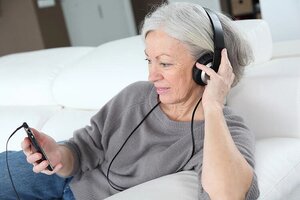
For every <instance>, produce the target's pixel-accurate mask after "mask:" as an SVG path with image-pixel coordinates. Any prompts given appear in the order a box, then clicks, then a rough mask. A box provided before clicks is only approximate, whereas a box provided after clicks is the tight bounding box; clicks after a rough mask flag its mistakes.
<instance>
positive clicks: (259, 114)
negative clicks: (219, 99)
mask: <svg viewBox="0 0 300 200" xmlns="http://www.w3.org/2000/svg"><path fill="white" fill-rule="evenodd" d="M299 77H300V57H294V58H292V57H291V58H282V59H274V60H271V61H270V62H268V63H266V64H262V65H258V66H255V67H248V68H247V70H246V72H245V76H244V77H243V79H242V80H241V82H240V83H239V84H238V85H237V86H236V87H234V88H233V89H232V90H231V93H230V94H229V95H228V98H227V103H228V105H230V106H231V107H232V108H233V109H234V110H235V111H236V112H237V113H238V114H239V115H241V116H243V118H244V119H245V121H246V122H247V124H248V125H249V127H250V129H251V130H252V131H253V132H254V133H255V135H256V137H257V138H265V137H272V136H283V137H300V123H299V122H300V79H299Z"/></svg>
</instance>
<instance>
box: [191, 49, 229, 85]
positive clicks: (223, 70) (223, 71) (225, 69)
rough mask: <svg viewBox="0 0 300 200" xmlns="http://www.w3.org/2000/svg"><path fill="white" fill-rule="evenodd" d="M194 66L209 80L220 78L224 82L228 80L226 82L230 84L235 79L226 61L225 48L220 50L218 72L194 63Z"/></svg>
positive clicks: (227, 60)
mask: <svg viewBox="0 0 300 200" xmlns="http://www.w3.org/2000/svg"><path fill="white" fill-rule="evenodd" d="M196 66H197V67H198V68H199V69H201V70H202V71H204V72H205V73H206V74H207V75H208V76H209V77H210V79H215V78H216V77H218V76H220V77H223V78H224V79H225V80H228V82H230V83H232V82H233V80H234V78H235V75H234V73H233V68H232V66H231V63H230V61H229V59H228V55H227V50H226V49H225V48H224V49H223V50H222V58H221V63H220V67H219V71H218V72H215V71H214V70H213V69H212V68H209V67H207V66H205V65H202V64H199V63H196ZM230 83H229V84H230Z"/></svg>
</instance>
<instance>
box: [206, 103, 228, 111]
mask: <svg viewBox="0 0 300 200" xmlns="http://www.w3.org/2000/svg"><path fill="white" fill-rule="evenodd" d="M223 108H224V104H222V103H219V102H207V103H205V104H203V110H204V114H205V113H210V112H222V113H223Z"/></svg>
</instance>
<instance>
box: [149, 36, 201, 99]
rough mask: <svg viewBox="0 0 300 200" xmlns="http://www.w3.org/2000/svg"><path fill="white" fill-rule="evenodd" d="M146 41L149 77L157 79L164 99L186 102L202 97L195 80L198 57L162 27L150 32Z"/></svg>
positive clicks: (160, 94) (155, 83)
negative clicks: (162, 29) (193, 74)
mask: <svg viewBox="0 0 300 200" xmlns="http://www.w3.org/2000/svg"><path fill="white" fill-rule="evenodd" d="M145 41H146V42H145V45H146V49H145V54H146V57H147V60H148V65H149V77H148V79H149V81H151V82H153V84H154V86H155V88H156V91H157V93H158V94H159V99H160V101H161V102H162V103H163V104H178V103H183V104H184V103H186V102H188V101H195V99H199V88H200V87H199V86H198V85H197V84H196V83H195V82H194V80H193V79H192V67H193V65H194V64H195V59H194V58H193V56H192V55H191V54H190V53H189V51H188V50H187V48H186V47H185V45H184V44H183V43H181V42H180V41H179V40H177V39H175V38H172V37H170V36H168V35H167V34H166V33H164V32H163V31H159V30H156V31H151V32H149V33H148V34H147V37H146V40H145ZM197 91H198V92H197ZM195 93H196V94H195Z"/></svg>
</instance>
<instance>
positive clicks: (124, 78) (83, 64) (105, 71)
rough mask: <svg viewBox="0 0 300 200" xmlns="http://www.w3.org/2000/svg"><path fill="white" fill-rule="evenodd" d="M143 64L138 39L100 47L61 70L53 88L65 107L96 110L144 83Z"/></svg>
mask: <svg viewBox="0 0 300 200" xmlns="http://www.w3.org/2000/svg"><path fill="white" fill-rule="evenodd" d="M147 71H148V67H147V62H146V61H145V55H144V44H143V41H142V39H141V37H140V36H134V37H130V38H126V39H121V40H117V41H113V42H109V43H106V44H103V45H100V46H99V47H97V48H96V49H95V50H93V51H92V52H91V53H90V54H89V55H88V56H85V57H84V58H83V59H81V60H79V61H78V62H77V63H76V64H75V65H70V66H69V67H68V68H65V69H64V70H63V71H62V72H61V73H60V74H59V76H58V77H57V79H56V81H55V82H54V85H53V94H54V97H55V99H56V100H57V102H58V103H59V104H61V105H63V106H65V107H73V108H81V109H99V108H101V107H102V106H103V105H104V104H105V103H106V102H107V101H108V100H109V99H110V98H112V97H113V96H114V95H115V94H117V93H118V92H119V91H120V90H121V89H123V88H124V87H125V86H127V85H129V84H130V83H133V82H135V81H139V80H147Z"/></svg>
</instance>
